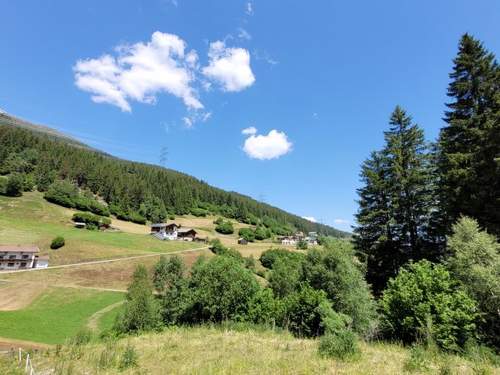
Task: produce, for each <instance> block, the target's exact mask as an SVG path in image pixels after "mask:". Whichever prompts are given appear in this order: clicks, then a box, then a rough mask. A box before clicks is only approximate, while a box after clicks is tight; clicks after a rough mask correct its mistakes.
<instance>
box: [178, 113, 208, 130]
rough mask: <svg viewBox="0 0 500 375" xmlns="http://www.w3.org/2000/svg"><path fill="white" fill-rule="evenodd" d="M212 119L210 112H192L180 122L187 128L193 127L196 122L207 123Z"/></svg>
mask: <svg viewBox="0 0 500 375" xmlns="http://www.w3.org/2000/svg"><path fill="white" fill-rule="evenodd" d="M210 117H212V112H200V111H193V112H192V113H190V114H189V115H187V116H184V117H183V118H182V122H183V123H184V125H185V126H186V127H187V128H191V127H193V125H194V124H196V123H197V122H207V121H208V120H209V119H210Z"/></svg>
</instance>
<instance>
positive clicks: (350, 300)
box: [302, 240, 376, 336]
mask: <svg viewBox="0 0 500 375" xmlns="http://www.w3.org/2000/svg"><path fill="white" fill-rule="evenodd" d="M356 262H357V259H356V258H355V256H354V252H353V249H352V246H351V245H350V243H348V242H347V241H343V240H330V241H326V242H325V245H324V249H312V250H309V251H308V253H307V255H306V257H305V260H304V262H303V264H302V280H303V281H304V282H307V283H309V285H311V286H312V287H313V288H315V289H320V290H324V291H325V292H326V294H327V296H328V298H329V299H330V300H331V301H332V303H333V308H334V310H335V311H337V312H340V313H343V314H345V315H348V316H349V317H351V318H352V327H353V329H354V331H355V332H357V333H359V334H361V335H365V336H366V335H370V334H371V333H372V331H373V329H374V324H375V320H376V313H375V305H374V302H373V299H372V296H371V293H370V290H369V287H368V285H367V284H366V282H365V280H364V278H363V274H362V273H361V271H360V269H359V268H358V267H357V265H356Z"/></svg>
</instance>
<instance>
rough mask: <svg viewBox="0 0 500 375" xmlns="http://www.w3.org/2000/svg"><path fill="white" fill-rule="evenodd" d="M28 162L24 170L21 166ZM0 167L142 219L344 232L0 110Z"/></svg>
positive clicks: (281, 230) (277, 231)
mask: <svg viewBox="0 0 500 375" xmlns="http://www.w3.org/2000/svg"><path fill="white" fill-rule="evenodd" d="M27 150H29V152H27ZM27 155H28V156H27ZM33 155H35V156H33ZM23 158H25V159H26V160H25V159H23ZM28 159H29V160H28ZM30 163H31V164H30ZM27 164H28V167H29V168H27V169H26V170H24V169H23V168H25V167H26V165H27ZM20 168H21V170H19V169H20ZM0 171H3V173H10V172H22V173H27V174H29V176H30V179H31V180H34V181H35V184H37V185H38V186H39V188H40V186H45V187H42V189H41V190H44V189H46V187H47V186H48V184H50V183H51V182H52V181H54V179H66V180H70V181H72V182H74V183H76V184H77V185H78V186H79V187H80V188H83V189H86V190H90V191H91V192H92V193H94V194H97V195H99V196H100V197H102V198H103V199H104V200H105V201H106V202H107V203H108V205H110V207H112V208H113V209H115V210H117V211H119V212H124V213H126V214H127V215H130V216H134V215H137V214H140V215H142V216H144V217H145V218H146V219H150V216H151V215H153V214H151V215H150V213H151V212H152V211H154V212H158V210H160V211H162V212H168V213H172V214H187V213H193V214H200V212H201V213H202V214H203V212H210V213H212V214H216V215H221V216H226V217H231V218H234V219H237V220H239V221H243V222H248V223H251V224H254V225H261V226H263V227H267V228H269V229H272V232H273V233H274V234H278V235H280V234H290V233H293V232H294V231H296V230H300V231H303V232H318V233H320V234H324V235H331V236H335V237H347V236H349V233H346V232H342V231H340V230H337V229H335V228H332V227H330V226H327V225H323V224H319V223H312V222H310V221H308V220H305V219H303V218H301V217H300V216H297V215H293V214H291V213H288V212H286V211H284V210H281V209H279V208H276V207H273V206H271V205H268V204H265V203H262V202H258V201H256V200H254V199H252V198H250V197H248V196H245V195H242V194H239V193H235V192H228V191H225V190H222V189H219V188H216V187H212V186H210V185H208V184H207V183H205V182H204V181H201V180H199V179H196V178H194V177H192V176H189V175H187V174H184V173H181V172H177V171H174V170H170V169H166V168H163V167H159V166H156V165H150V164H145V163H138V162H132V161H126V160H122V159H118V158H115V157H112V156H109V155H107V154H104V153H102V152H100V151H98V150H95V149H92V148H90V147H88V146H87V145H85V144H83V143H81V142H79V141H77V140H75V139H73V138H71V137H68V136H66V135H64V134H62V133H60V132H58V131H56V130H54V129H51V128H49V127H46V126H40V125H34V124H31V123H29V122H27V121H24V120H20V119H17V118H15V117H12V116H9V115H6V114H0ZM148 215H149V216H148ZM150 220H152V219H150Z"/></svg>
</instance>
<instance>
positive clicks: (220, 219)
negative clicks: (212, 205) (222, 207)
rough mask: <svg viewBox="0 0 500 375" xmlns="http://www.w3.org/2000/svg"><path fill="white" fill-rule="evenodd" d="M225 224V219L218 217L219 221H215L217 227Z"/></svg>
mask: <svg viewBox="0 0 500 375" xmlns="http://www.w3.org/2000/svg"><path fill="white" fill-rule="evenodd" d="M223 222H224V219H223V218H222V217H220V216H219V217H218V218H217V219H215V220H214V224H215V225H219V224H222V223H223Z"/></svg>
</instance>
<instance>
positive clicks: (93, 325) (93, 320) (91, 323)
mask: <svg viewBox="0 0 500 375" xmlns="http://www.w3.org/2000/svg"><path fill="white" fill-rule="evenodd" d="M124 302H125V301H120V302H117V303H113V304H111V305H109V306H106V307H105V308H103V309H101V310H99V311H96V312H95V313H94V314H93V315H92V316H91V317H90V318H89V320H88V321H87V328H89V329H91V330H92V331H96V330H97V328H98V324H99V319H101V317H102V316H103V315H104V314H106V313H107V312H108V311H111V310H113V309H115V308H116V307H118V306H120V305H123V303H124Z"/></svg>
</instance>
